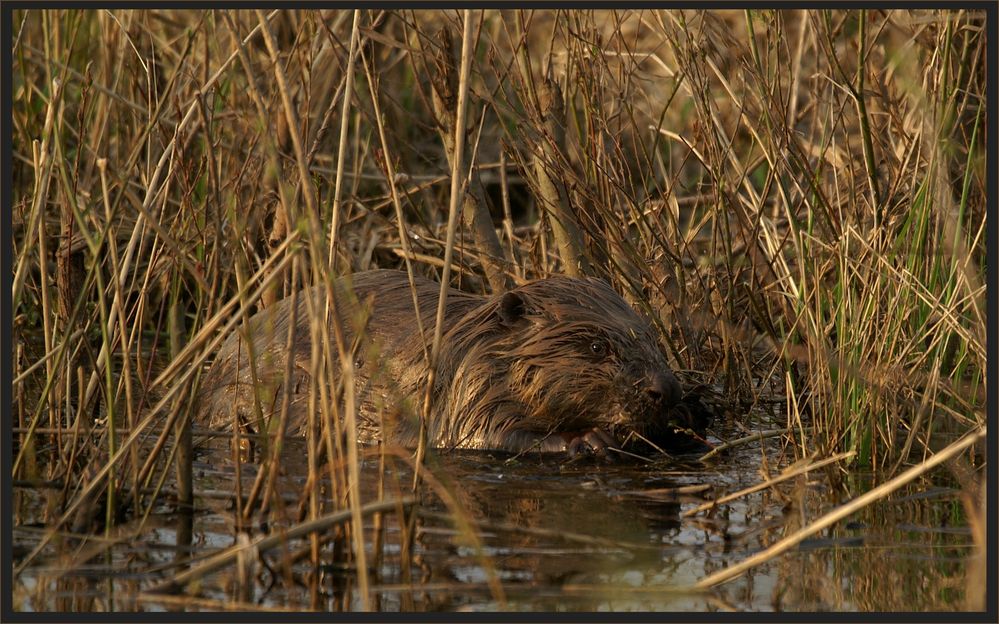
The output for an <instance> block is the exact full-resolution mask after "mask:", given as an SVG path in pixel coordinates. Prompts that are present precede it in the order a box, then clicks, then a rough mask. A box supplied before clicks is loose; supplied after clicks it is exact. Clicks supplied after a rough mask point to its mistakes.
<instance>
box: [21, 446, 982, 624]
mask: <svg viewBox="0 0 999 624" xmlns="http://www.w3.org/2000/svg"><path fill="white" fill-rule="evenodd" d="M764 449H765V450H766V452H767V453H768V461H769V462H770V465H775V463H776V462H777V461H778V460H779V457H780V455H779V449H778V447H777V446H776V442H774V443H773V444H772V445H770V446H765V447H764ZM285 457H286V461H285V462H283V463H282V469H283V474H282V475H281V476H280V478H279V481H280V483H279V487H278V489H277V491H278V492H279V493H280V494H281V496H282V499H283V500H284V502H285V505H284V507H283V508H281V507H280V505H278V509H276V510H272V513H271V514H270V518H269V520H268V522H269V523H270V527H269V528H271V529H273V528H275V527H277V526H278V525H280V524H282V523H287V524H293V523H294V522H295V520H296V517H297V511H298V509H299V507H298V497H299V493H300V492H301V491H302V489H303V487H304V486H305V483H304V477H303V475H304V474H306V472H307V470H306V453H305V452H304V449H303V447H302V445H301V444H299V443H298V442H297V441H291V442H289V443H288V444H287V448H286V450H285ZM508 460H509V457H508V456H504V455H497V454H490V453H482V452H463V453H452V454H445V455H435V456H433V457H432V458H431V461H430V462H429V467H428V469H429V473H430V477H432V478H431V479H429V480H428V483H431V484H438V485H433V486H431V487H427V488H425V491H423V492H422V493H421V495H420V496H421V498H420V505H419V506H418V507H417V509H416V517H415V519H414V524H413V529H414V533H413V535H412V542H413V548H412V557H407V556H405V553H407V552H408V550H409V549H408V547H407V546H406V544H405V543H404V542H406V540H407V539H408V537H407V532H406V531H405V530H404V529H405V527H406V525H405V524H404V523H401V522H400V520H399V518H398V516H397V515H396V514H394V513H393V514H386V515H385V516H384V517H383V518H382V525H383V527H384V535H383V541H382V543H381V544H380V548H381V553H382V557H381V560H380V561H381V564H380V565H379V566H378V567H377V568H376V569H373V570H372V573H373V576H372V583H373V587H372V593H373V597H374V599H375V602H374V604H375V606H376V607H377V608H378V609H380V610H385V611H398V610H406V611H411V610H412V611H431V610H493V609H497V608H500V606H503V607H505V608H507V609H511V610H532V611H538V610H541V611H575V610H587V611H591V610H613V611H626V610H640V611H714V610H727V609H735V610H762V611H770V610H776V611H785V610H786V611H801V610H808V611H810V610H865V611H866V610H879V611H880V610H885V611H891V610H906V611H908V610H940V609H943V610H952V609H958V608H961V607H962V605H963V604H964V603H963V600H964V597H963V594H964V588H965V586H966V585H965V582H964V570H965V566H966V563H967V561H968V557H969V555H971V554H972V539H971V536H970V534H969V531H968V529H967V522H966V521H965V519H964V515H963V513H964V512H963V510H962V506H961V502H960V497H959V492H958V490H957V489H955V488H952V487H950V486H949V485H947V483H946V481H945V479H943V478H942V477H940V476H939V475H937V478H936V479H937V483H935V484H933V483H930V482H928V481H927V482H925V483H917V484H914V485H913V486H912V487H911V488H909V489H907V490H904V491H901V492H899V493H898V494H897V496H895V497H894V498H892V499H889V500H887V501H883V502H881V503H879V504H877V505H874V506H872V507H870V508H868V509H865V510H863V511H862V512H861V513H859V514H857V516H855V517H853V518H850V519H849V521H847V522H842V523H840V524H839V525H837V526H835V527H833V528H832V529H830V530H827V531H826V532H824V533H822V534H820V535H817V536H815V537H813V538H812V539H810V540H808V541H806V542H804V543H803V544H802V546H801V547H800V548H799V549H798V550H796V551H793V552H791V553H789V554H787V555H785V556H783V557H780V558H778V559H776V560H774V561H772V562H770V563H767V564H764V565H761V566H759V567H757V568H754V569H751V570H750V571H749V572H747V573H746V574H744V575H743V576H741V577H739V578H737V579H735V580H733V581H731V582H729V583H726V584H724V585H722V586H720V587H718V588H716V589H715V590H713V591H711V592H707V593H691V592H678V591H676V590H677V588H679V587H682V586H689V585H691V584H693V583H694V582H696V581H697V580H698V579H700V578H703V577H704V576H706V575H707V574H710V573H712V572H715V571H717V570H720V569H723V568H725V567H727V566H729V565H732V564H733V563H736V562H739V561H741V560H743V559H745V558H746V557H748V556H750V555H752V554H753V553H755V552H758V551H759V550H762V549H764V548H766V547H767V546H768V545H770V544H772V543H774V542H775V541H777V540H779V539H781V538H783V537H785V536H787V535H790V534H792V533H793V532H794V531H796V530H798V529H799V528H800V527H802V526H804V525H805V524H807V523H808V522H810V521H811V520H814V519H815V518H816V517H818V516H819V515H821V514H822V513H824V512H826V511H828V510H829V509H830V508H832V507H833V506H835V505H837V504H839V503H840V502H842V500H844V499H846V498H849V497H850V496H853V495H856V493H858V492H863V491H865V490H866V489H869V488H870V487H871V481H870V480H869V479H868V480H866V481H863V480H862V481H855V482H851V483H847V484H846V486H847V490H848V491H847V493H846V494H843V490H842V489H841V488H839V487H833V486H832V485H831V484H829V482H828V481H827V479H826V475H825V474H823V473H821V472H819V473H815V474H810V475H807V476H804V477H800V478H797V479H795V480H790V481H788V482H786V483H784V484H782V485H781V486H780V488H779V489H778V490H776V491H764V492H760V493H757V494H754V495H750V496H747V497H745V498H742V499H738V500H735V501H733V502H731V503H729V504H726V505H722V506H719V507H718V508H717V509H714V510H712V511H707V512H702V513H698V514H695V515H691V516H688V517H682V515H681V514H682V512H683V511H686V510H688V509H691V508H693V507H695V506H697V505H698V504H700V503H702V502H704V499H703V498H701V497H700V495H698V494H697V491H698V488H697V487H695V486H704V485H707V486H710V487H711V488H712V489H713V490H714V491H715V492H716V493H718V492H720V493H724V492H732V491H736V490H738V489H741V488H744V487H747V486H749V485H752V484H754V483H756V482H758V481H759V480H760V479H761V476H760V473H759V466H760V465H761V448H760V447H759V446H747V447H741V448H738V449H736V450H734V451H733V452H732V453H730V454H728V455H726V456H723V457H721V458H720V459H719V460H717V461H716V462H714V463H713V464H710V465H706V466H705V465H699V464H696V463H693V460H692V459H691V458H688V459H687V460H686V462H685V461H683V460H682V459H681V460H676V461H672V462H665V463H657V464H652V465H641V464H624V463H619V464H614V465H606V464H603V463H590V464H586V463H581V464H571V465H565V464H562V463H560V461H559V460H558V459H557V458H539V457H537V456H533V457H523V458H520V459H517V460H516V461H508ZM236 474H237V471H236V466H235V465H234V463H233V458H232V454H231V453H230V451H229V450H228V448H226V447H225V446H224V445H221V446H219V445H216V446H210V447H208V448H203V449H201V450H200V451H199V454H198V456H197V458H196V462H195V470H194V479H195V493H196V498H195V506H196V509H195V512H194V513H186V514H185V513H177V512H176V510H175V509H173V508H167V507H165V508H164V509H162V510H160V509H157V510H154V513H153V515H152V516H151V519H150V522H147V524H146V525H144V526H143V527H142V528H141V530H140V529H136V528H134V527H133V528H132V532H131V533H130V532H129V531H130V525H127V524H126V525H124V526H122V527H119V528H118V529H116V531H118V539H115V540H111V541H109V542H100V543H99V544H98V545H96V546H95V543H96V542H95V541H94V540H91V541H90V542H89V543H88V544H87V545H86V546H85V548H84V550H86V549H88V548H89V549H91V551H90V552H89V554H85V555H83V554H81V547H80V543H79V541H78V540H75V539H72V538H65V539H62V540H56V541H54V542H53V544H52V545H51V546H49V547H47V549H46V551H45V553H44V556H43V557H40V558H39V559H38V560H37V561H36V563H35V564H34V565H33V566H32V567H31V568H29V570H28V571H27V572H26V573H25V574H23V575H22V576H21V577H20V578H18V579H17V580H16V581H15V583H14V597H15V608H17V609H21V610H51V609H56V610H65V611H104V610H197V609H207V610H211V609H219V608H267V609H290V610H304V609H309V608H313V609H320V610H331V611H333V610H336V611H340V610H351V609H359V608H361V601H360V599H359V597H358V595H357V587H356V582H355V580H356V570H354V568H353V564H352V563H351V562H350V561H349V560H347V559H346V558H345V557H344V556H343V555H342V554H341V553H342V552H343V550H344V548H345V546H346V544H345V542H344V534H343V533H342V531H338V530H331V531H329V532H327V533H325V534H322V535H320V538H321V542H322V544H321V548H322V555H321V559H320V562H319V565H318V567H313V565H312V564H310V563H309V554H308V553H309V548H308V541H307V540H297V541H293V542H289V543H287V544H286V545H284V546H282V547H279V548H277V549H275V550H273V551H270V552H268V553H266V554H265V555H264V556H263V557H262V558H261V559H259V560H256V559H252V560H246V559H245V558H244V561H243V565H242V566H241V565H231V566H227V567H225V568H223V569H222V570H221V571H219V572H216V573H214V574H212V575H210V576H207V577H205V578H204V579H200V580H199V581H197V582H196V583H194V584H192V585H191V586H189V587H188V589H187V593H188V594H191V595H196V596H197V601H192V600H193V599H192V598H189V597H188V596H187V595H181V596H177V597H175V598H173V599H166V598H164V599H162V600H158V599H157V598H156V597H155V596H150V595H148V594H145V595H141V594H140V592H141V591H143V590H148V588H149V587H151V586H152V585H155V584H156V583H157V582H158V581H160V580H162V579H163V578H164V577H165V576H170V575H172V574H175V573H177V572H178V571H180V570H182V569H185V568H187V567H188V566H189V565H196V564H197V560H201V559H203V558H204V557H205V556H207V555H209V554H211V553H213V552H215V551H217V550H219V549H222V548H226V547H228V546H231V545H232V544H233V543H235V541H236V539H237V538H236V537H235V536H234V535H235V531H234V528H233V527H234V526H235V515H236V514H235V507H234V505H233V501H232V495H233V492H234V491H235V490H236V488H235V478H236V476H235V475H236ZM239 474H240V478H241V481H242V488H241V489H242V491H243V492H247V491H249V489H250V486H251V485H252V483H253V480H254V478H255V477H256V470H255V468H254V466H253V465H251V464H243V465H241V466H240V471H239ZM411 478H412V475H411V473H410V471H409V470H408V468H407V467H406V465H405V464H404V463H403V462H401V461H396V460H394V459H393V458H391V457H390V458H388V461H387V463H386V467H385V494H384V498H392V497H394V496H403V495H405V494H406V493H407V492H408V485H409V483H410V482H411ZM435 487H443V488H446V490H447V492H448V496H441V495H440V492H439V491H437V490H435ZM377 488H378V461H377V459H372V460H367V461H366V462H365V464H364V470H363V479H362V489H361V492H362V494H361V499H362V501H364V502H372V501H375V500H378V499H379V494H378V489H377ZM707 494H708V495H709V497H711V496H710V495H711V492H707ZM448 500H451V501H452V503H451V504H453V505H457V506H458V507H460V508H461V509H463V510H464V511H465V513H466V515H467V517H468V518H470V519H471V520H472V521H473V523H474V524H475V527H476V535H477V536H478V543H479V544H480V545H481V551H480V549H479V548H478V547H477V546H476V544H475V541H474V540H470V539H469V536H468V534H467V533H466V532H465V531H464V530H463V529H462V527H461V525H460V523H456V522H455V521H454V519H453V515H452V514H451V511H452V509H451V507H449V504H448V502H447V501H448ZM14 503H15V508H16V515H15V525H16V528H15V534H14V540H15V560H16V559H17V558H18V557H23V556H24V554H25V553H26V552H27V551H28V550H30V549H31V548H32V547H33V546H34V545H35V544H37V543H38V540H39V539H40V536H41V534H42V533H43V526H44V518H45V517H46V511H45V505H46V497H45V493H44V490H37V489H30V488H17V489H16V496H15V499H14ZM374 522H375V520H374V518H373V517H368V518H366V521H365V526H366V527H367V529H366V530H368V531H369V537H370V535H373V527H374ZM135 526H136V527H137V526H138V525H137V524H136V525H135ZM247 528H249V529H250V530H251V531H255V532H254V533H253V534H252V535H251V536H250V537H251V538H256V537H259V535H260V533H259V529H260V526H259V523H256V524H254V523H251V526H249V527H247ZM368 542H369V543H371V540H370V539H369V540H368ZM372 555H373V551H369V557H370V558H371V559H372V560H373V559H374V557H373V556H372ZM189 558H193V559H194V560H195V561H194V562H193V563H192V562H191V561H190V559H189ZM289 561H293V562H294V563H293V564H291V565H285V562H289ZM404 564H405V566H406V567H404ZM491 575H495V578H496V579H498V580H499V581H500V582H501V584H502V598H503V600H504V601H505V602H504V603H503V604H502V605H501V604H500V602H499V601H498V599H497V595H496V593H495V591H494V589H491V588H490V583H489V581H490V578H491Z"/></svg>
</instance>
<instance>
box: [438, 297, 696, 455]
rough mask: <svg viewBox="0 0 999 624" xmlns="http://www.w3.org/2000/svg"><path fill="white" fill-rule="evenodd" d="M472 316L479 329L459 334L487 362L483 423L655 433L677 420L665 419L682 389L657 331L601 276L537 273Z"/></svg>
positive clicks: (539, 430)
mask: <svg viewBox="0 0 999 624" xmlns="http://www.w3.org/2000/svg"><path fill="white" fill-rule="evenodd" d="M474 316H475V317H476V321H475V323H474V325H475V326H476V327H477V328H478V331H475V332H473V333H474V334H475V336H474V337H473V336H470V335H466V336H465V337H464V338H465V339H466V340H468V339H469V338H472V340H471V341H469V342H466V341H462V342H464V345H465V347H464V348H465V355H466V357H468V356H469V355H471V353H472V352H473V351H474V352H475V353H474V358H475V359H476V360H477V361H478V364H479V365H481V364H482V363H483V362H482V361H481V360H483V359H484V360H487V361H488V362H489V368H490V369H491V371H490V375H489V377H490V382H489V383H490V384H491V386H492V388H491V390H492V391H491V392H490V395H491V396H492V398H493V399H492V400H493V401H494V403H493V405H494V406H495V407H496V408H497V409H495V410H493V411H494V412H495V414H494V415H491V417H492V418H494V420H493V421H492V422H490V423H489V425H488V427H489V428H490V429H491V430H492V431H494V432H497V433H498V432H500V431H511V430H516V431H518V432H524V433H528V432H529V433H533V434H537V435H540V436H544V435H547V434H565V433H572V432H579V431H586V430H588V429H592V428H594V427H598V428H600V429H602V430H604V431H606V432H608V433H610V434H611V435H613V436H614V437H615V438H617V440H618V441H623V440H624V439H625V438H626V437H627V436H628V434H629V433H631V432H637V433H639V434H641V435H643V436H649V435H654V436H656V437H660V438H662V437H663V436H666V435H669V434H672V433H673V432H674V431H673V430H675V429H677V428H682V427H683V423H672V424H671V421H672V420H673V418H672V417H671V408H673V407H674V406H675V405H677V403H679V402H680V400H681V398H682V396H683V389H682V387H681V385H680V383H679V381H677V379H676V377H675V376H674V374H673V372H672V371H671V370H670V367H669V365H668V364H667V362H666V357H665V355H664V354H663V351H662V349H661V348H660V346H659V340H658V337H657V335H656V332H655V331H654V329H653V328H652V326H651V325H650V324H649V323H648V322H647V321H646V320H644V319H643V318H642V317H640V316H639V315H638V314H636V313H635V311H634V310H633V309H632V308H631V306H629V305H628V304H627V302H625V301H624V299H622V298H621V296H620V295H618V294H617V293H616V292H615V291H614V290H613V289H612V288H611V287H610V286H609V285H608V284H607V283H606V282H603V281H601V280H598V279H592V278H587V279H575V278H568V277H552V278H549V279H544V280H539V281H536V282H532V283H530V284H527V285H524V286H521V287H518V288H515V289H513V290H510V291H508V292H506V293H504V294H503V295H501V296H498V297H496V298H494V299H493V300H491V301H490V303H489V304H487V306H484V308H480V309H479V310H477V311H476V314H475V315H474ZM466 320H470V319H466ZM462 324H463V323H462ZM459 325H461V324H459ZM473 343H474V346H473ZM479 371H480V373H481V372H482V369H481V368H480V369H479ZM456 372H458V377H459V378H460V377H461V376H462V374H461V371H456ZM466 372H470V371H468V370H467V369H466ZM467 378H468V377H466V379H467ZM455 381H459V382H460V379H458V378H456V379H455ZM500 387H502V393H503V394H505V395H506V396H505V397H504V398H502V399H501V398H500V397H498V396H497V395H498V394H499V393H498V392H497V390H499V389H500ZM479 396H480V397H481V396H482V395H481V394H480V395H479ZM495 401H502V405H499V404H498V403H496V402H495ZM473 411H477V412H479V418H482V417H483V411H481V410H473ZM681 412H682V410H681ZM478 425H484V423H481V422H480V423H478Z"/></svg>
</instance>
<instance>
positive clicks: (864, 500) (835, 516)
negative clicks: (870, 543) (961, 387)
mask: <svg viewBox="0 0 999 624" xmlns="http://www.w3.org/2000/svg"><path fill="white" fill-rule="evenodd" d="M985 433H986V429H985V427H982V428H981V429H979V430H978V431H976V432H972V433H969V434H967V435H965V436H964V437H962V438H961V439H960V440H957V441H955V442H952V443H951V444H949V445H947V447H946V448H944V449H943V450H941V451H940V452H938V453H936V454H934V455H933V457H931V458H930V459H928V460H926V461H924V462H921V463H919V464H917V465H915V466H913V467H911V468H909V469H908V470H906V471H905V472H903V473H901V474H900V475H898V476H897V477H895V478H893V479H890V480H889V481H887V482H885V483H883V484H881V485H879V486H877V487H875V488H874V489H872V490H870V491H868V492H865V493H864V494H862V495H860V496H858V497H857V498H855V499H853V500H852V501H850V502H849V503H847V504H845V505H841V506H839V507H837V508H836V509H834V510H832V511H830V512H827V513H825V514H824V515H822V516H821V517H820V518H818V519H816V520H814V521H813V522H811V523H809V524H808V526H806V527H803V528H802V529H801V530H799V531H797V532H795V533H794V534H793V535H788V536H787V537H785V538H783V539H781V540H780V541H778V542H777V543H775V544H773V545H772V546H770V547H769V548H767V549H766V550H764V551H762V552H759V553H757V554H755V555H753V556H751V557H748V558H746V559H744V560H742V561H741V562H739V563H737V564H735V565H732V566H729V567H727V568H725V569H724V570H719V571H718V572H715V573H714V574H711V575H709V576H706V577H704V578H702V579H701V580H700V581H698V582H697V584H696V585H695V587H698V588H707V587H713V586H715V585H719V584H721V583H724V582H726V581H729V580H732V579H733V578H735V577H737V576H739V575H740V574H742V573H743V572H745V571H746V570H748V569H750V568H753V567H756V566H758V565H760V564H761V563H766V562H767V561H770V560H771V559H773V558H774V557H777V556H778V555H781V554H783V553H785V552H787V551H788V550H790V549H791V548H793V547H795V546H797V545H798V544H800V543H801V542H802V541H803V540H804V539H806V538H808V537H811V536H812V535H815V534H816V533H818V532H819V531H822V530H823V529H825V528H828V527H830V526H832V525H834V524H836V523H837V522H839V521H840V520H842V519H844V518H846V517H848V516H850V515H851V514H854V513H856V512H857V511H859V510H861V509H863V508H864V507H866V506H868V505H870V504H871V503H874V502H876V501H879V500H881V499H883V498H885V497H886V496H888V495H889V494H891V493H892V492H894V491H895V490H897V489H899V488H900V487H902V486H903V485H905V484H907V483H909V482H911V481H912V480H914V479H916V478H917V477H919V476H921V475H923V474H926V473H927V472H928V471H929V470H931V469H932V468H935V467H936V466H939V465H940V464H942V463H944V462H945V461H947V460H949V459H951V458H953V457H957V456H958V455H959V454H960V453H962V452H964V451H965V450H967V449H968V447H970V446H971V445H973V444H975V443H976V442H978V441H980V440H982V439H984V438H985Z"/></svg>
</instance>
